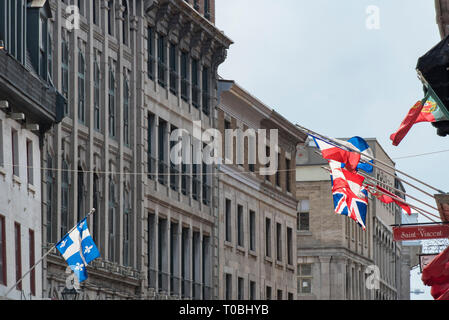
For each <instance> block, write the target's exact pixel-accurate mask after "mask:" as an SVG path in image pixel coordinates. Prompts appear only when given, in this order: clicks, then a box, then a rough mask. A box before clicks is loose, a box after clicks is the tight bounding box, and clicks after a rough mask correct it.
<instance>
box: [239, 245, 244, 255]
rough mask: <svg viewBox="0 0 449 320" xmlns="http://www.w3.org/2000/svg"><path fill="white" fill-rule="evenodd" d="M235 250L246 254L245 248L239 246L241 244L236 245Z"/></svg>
mask: <svg viewBox="0 0 449 320" xmlns="http://www.w3.org/2000/svg"><path fill="white" fill-rule="evenodd" d="M237 252H240V253H243V254H246V249H245V248H244V247H241V246H239V245H237Z"/></svg>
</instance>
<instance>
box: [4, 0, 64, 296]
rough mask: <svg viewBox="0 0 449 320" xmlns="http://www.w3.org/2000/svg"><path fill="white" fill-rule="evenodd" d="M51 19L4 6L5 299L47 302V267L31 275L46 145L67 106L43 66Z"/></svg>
mask: <svg viewBox="0 0 449 320" xmlns="http://www.w3.org/2000/svg"><path fill="white" fill-rule="evenodd" d="M48 18H51V16H50V12H49V8H48V6H45V5H42V4H40V5H39V4H35V3H34V2H31V1H2V2H1V3H0V190H1V192H0V299H3V298H6V299H27V300H30V299H41V298H42V286H43V283H42V275H43V271H42V265H37V267H36V268H35V269H34V270H32V271H31V272H30V273H29V274H28V275H26V276H25V274H26V273H27V271H28V270H29V269H30V268H31V267H33V266H34V264H35V263H36V262H37V261H38V259H39V258H40V257H41V254H42V246H43V242H42V216H41V201H42V190H41V170H40V168H41V158H42V156H41V150H42V141H43V137H44V134H45V132H46V131H47V130H48V129H49V128H50V127H51V126H52V125H54V124H55V123H56V122H57V121H58V118H59V116H60V111H62V109H63V106H64V99H62V97H61V96H60V95H59V94H58V92H57V91H56V90H55V88H54V87H53V86H52V85H51V83H50V81H49V79H48V77H47V70H46V69H45V68H44V67H43V66H42V64H41V63H42V62H44V61H46V60H47V56H46V54H45V52H44V53H42V52H39V43H42V40H43V38H42V37H43V36H44V37H45V34H44V33H40V32H37V31H38V30H40V28H43V27H45V25H46V21H47V19H48ZM22 277H23V280H21V279H22ZM19 280H21V281H19ZM16 284H17V285H16ZM10 289H11V290H10Z"/></svg>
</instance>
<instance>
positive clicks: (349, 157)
mask: <svg viewBox="0 0 449 320" xmlns="http://www.w3.org/2000/svg"><path fill="white" fill-rule="evenodd" d="M313 140H315V144H316V145H317V147H318V148H319V149H320V150H321V155H322V156H323V158H324V159H327V160H333V161H337V162H341V163H344V164H345V168H346V169H347V170H349V171H355V169H356V168H357V165H358V164H359V162H360V154H359V153H356V152H351V151H347V150H343V149H341V148H339V147H336V146H335V145H333V144H330V143H327V142H325V141H322V140H320V139H318V138H315V137H314V138H313Z"/></svg>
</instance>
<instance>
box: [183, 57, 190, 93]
mask: <svg viewBox="0 0 449 320" xmlns="http://www.w3.org/2000/svg"><path fill="white" fill-rule="evenodd" d="M188 61H189V56H188V54H187V53H186V52H181V98H182V99H183V100H184V101H186V102H188V101H189V88H190V81H189V65H188Z"/></svg>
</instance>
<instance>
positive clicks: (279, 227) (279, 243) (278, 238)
mask: <svg viewBox="0 0 449 320" xmlns="http://www.w3.org/2000/svg"><path fill="white" fill-rule="evenodd" d="M276 259H277V260H278V261H282V225H281V224H280V223H276Z"/></svg>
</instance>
